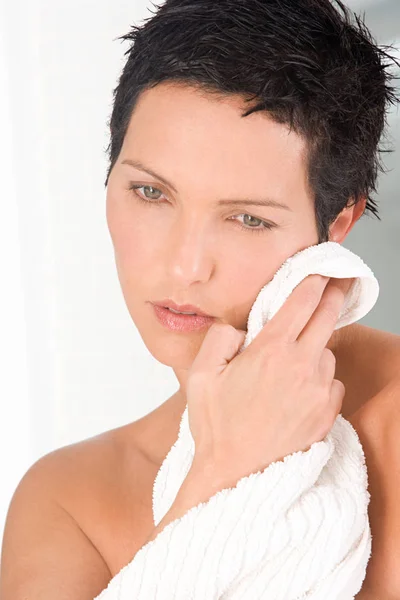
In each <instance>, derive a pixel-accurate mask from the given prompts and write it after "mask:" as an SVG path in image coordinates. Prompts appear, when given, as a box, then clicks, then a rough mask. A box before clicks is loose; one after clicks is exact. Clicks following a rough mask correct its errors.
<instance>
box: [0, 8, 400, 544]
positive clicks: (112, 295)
mask: <svg viewBox="0 0 400 600" xmlns="http://www.w3.org/2000/svg"><path fill="white" fill-rule="evenodd" d="M349 4H351V6H353V7H354V8H355V9H357V8H358V7H360V6H361V2H358V1H357V2H356V1H355V0H354V1H353V2H351V3H350V2H349ZM364 6H365V9H366V16H367V18H366V21H367V24H368V25H369V26H370V28H371V29H372V31H373V33H374V34H375V35H376V37H377V39H378V41H379V42H381V43H385V42H396V40H400V2H398V1H397V0H392V2H389V1H384V0H381V1H375V2H373V1H372V0H369V1H365V2H364ZM149 8H151V9H152V10H154V9H153V7H152V5H151V4H150V2H147V1H145V0H133V1H132V0H117V1H116V0H103V1H102V2H101V1H100V0H97V1H94V0H35V1H32V0H13V2H10V1H9V0H0V120H1V121H0V131H1V145H0V172H1V192H0V208H1V219H0V267H1V284H0V290H1V293H0V359H1V363H0V365H1V366H0V373H1V377H0V476H1V479H0V481H1V488H0V540H1V537H2V532H3V526H4V520H5V518H6V511H7V508H8V505H9V502H10V499H11V496H12V493H13V491H14V489H15V488H16V486H17V484H18V482H19V480H20V479H21V477H22V475H23V474H24V473H25V471H26V470H27V469H28V467H29V466H30V465H31V464H32V463H33V462H35V461H36V460H37V459H38V458H39V457H40V456H42V455H44V454H46V453H48V452H50V451H52V450H54V449H56V448H58V447H60V446H64V445H67V444H71V443H74V442H76V441H78V440H81V439H84V438H87V437H91V436H93V435H97V434H98V433H100V432H102V431H105V430H108V429H112V428H114V427H117V426H119V425H122V424H124V423H127V422H130V421H133V420H136V419H137V418H139V417H141V416H142V415H144V414H147V413H148V412H150V411H151V410H153V408H155V407H156V406H158V405H159V404H161V403H162V402H163V401H164V400H166V399H167V398H168V397H169V396H170V395H171V394H172V393H173V392H174V391H175V390H176V389H177V387H178V384H177V381H176V379H175V376H174V374H173V372H172V369H170V368H169V367H166V366H165V365H162V364H160V363H158V362H157V361H156V360H155V359H154V358H153V357H152V356H151V355H150V353H149V352H148V350H147V349H146V347H145V345H144V343H143V342H142V340H141V338H140V336H139V334H138V332H137V330H136V327H135V326H134V324H133V323H132V321H131V318H130V316H129V313H128V311H127V308H126V306H125V303H124V300H123V297H122V292H121V290H120V286H119V282H118V278H117V273H116V267H115V265H114V255H113V248H112V244H111V239H110V237H109V233H108V229H107V225H106V217H105V188H104V180H105V176H106V167H107V162H106V155H105V148H106V145H107V143H108V131H107V126H106V122H107V120H108V118H109V116H110V113H111V100H112V90H113V88H114V87H115V85H116V82H117V78H118V76H119V73H120V71H121V69H122V66H123V64H124V61H125V58H124V56H123V53H124V51H125V50H126V49H127V43H125V44H123V43H122V42H121V41H119V40H117V39H116V38H117V37H118V36H121V35H122V34H124V33H127V32H128V31H129V28H130V25H131V24H134V23H135V24H137V23H138V22H139V21H141V20H142V19H143V18H145V17H146V18H147V17H149V16H151V13H150V12H149V10H148V9H149ZM389 122H390V132H391V140H390V141H391V142H392V145H394V146H395V147H398V146H399V139H400V115H399V112H398V113H397V114H395V113H393V114H392V115H391V116H390V119H389ZM398 162H399V161H398V155H396V154H394V155H391V156H389V157H387V158H386V164H387V166H388V167H390V168H392V171H391V172H390V173H389V174H388V175H385V176H383V177H382V179H381V185H380V190H379V192H380V193H379V203H380V213H381V217H382V222H379V221H378V220H376V219H373V218H372V217H363V218H362V220H361V222H360V223H358V224H357V225H356V227H355V229H354V231H353V232H352V233H351V234H350V236H349V237H348V240H347V241H346V244H345V245H346V246H347V247H349V248H350V249H352V250H353V251H355V252H357V253H358V254H360V255H361V256H362V257H363V259H364V260H365V261H366V262H367V264H369V266H370V267H371V268H372V269H373V271H374V272H375V274H376V276H377V277H378V280H379V281H380V284H381V295H380V298H379V302H378V304H377V306H376V307H375V308H374V309H373V310H372V311H371V313H370V314H369V315H368V316H367V317H365V318H364V319H363V320H362V322H363V323H365V324H367V325H371V326H373V327H378V328H380V329H385V330H388V331H393V332H395V333H399V334H400V317H399V312H398V306H399V304H400V283H399V271H400V269H399V266H398V258H397V256H398V252H399V250H400V243H399V233H400V202H399V197H398V188H399V177H400V168H399V165H397V163H398Z"/></svg>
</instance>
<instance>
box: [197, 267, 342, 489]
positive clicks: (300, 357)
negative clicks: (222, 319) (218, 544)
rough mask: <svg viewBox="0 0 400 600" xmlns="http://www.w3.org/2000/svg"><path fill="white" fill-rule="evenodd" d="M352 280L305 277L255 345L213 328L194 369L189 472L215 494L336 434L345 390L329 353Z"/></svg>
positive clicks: (219, 326)
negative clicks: (333, 431)
mask: <svg viewBox="0 0 400 600" xmlns="http://www.w3.org/2000/svg"><path fill="white" fill-rule="evenodd" d="M351 281H352V280H351V279H342V280H339V279H329V278H327V277H322V276H320V275H310V276H308V277H306V278H305V279H304V280H303V281H302V282H301V283H300V284H299V285H298V286H297V287H296V288H295V289H294V290H293V292H292V294H291V295H290V296H289V298H288V299H287V301H286V302H285V304H284V305H283V306H282V307H281V309H280V310H279V311H278V312H277V313H276V315H275V316H274V317H273V318H272V319H271V320H270V321H268V322H267V323H266V324H265V326H264V327H263V329H262V330H261V331H260V332H259V334H258V335H257V336H256V338H255V339H254V340H253V341H252V342H251V344H250V345H249V346H248V347H247V348H246V349H245V350H244V351H243V352H242V353H241V354H237V352H238V350H239V348H240V347H241V345H242V344H243V342H244V339H245V335H246V333H245V332H244V331H242V330H237V329H235V328H234V327H232V326H231V325H228V324H218V323H217V324H214V325H212V326H211V328H210V329H209V331H208V332H207V335H206V337H205V339H204V341H203V344H202V346H201V348H200V350H199V352H198V354H197V356H196V358H195V360H194V362H193V364H192V366H191V368H190V371H189V375H188V379H187V402H188V418H189V426H190V430H191V433H192V436H193V439H194V442H195V455H194V460H193V463H192V468H191V470H192V471H193V470H196V469H199V470H200V471H201V473H202V475H203V476H204V475H205V474H207V478H208V481H209V482H210V483H211V484H212V487H213V488H215V489H223V488H225V487H231V486H232V485H235V484H236V482H237V481H238V480H239V479H241V478H242V477H245V476H247V475H249V474H250V473H253V472H258V471H261V470H264V469H265V468H266V467H267V466H268V465H269V464H270V463H271V462H274V461H276V460H281V459H282V458H283V457H285V456H287V455H288V454H292V453H293V452H295V451H298V450H303V451H304V450H307V449H308V448H309V447H310V446H311V444H313V443H314V442H317V441H320V440H322V439H323V438H324V437H325V436H326V435H327V433H328V432H329V431H330V429H331V428H332V426H333V424H334V422H335V420H336V417H337V415H338V413H339V412H340V410H341V407H342V401H343V397H344V393H345V388H344V385H343V383H342V382H340V381H339V380H337V379H334V375H335V366H336V360H335V356H334V354H333V353H332V352H331V351H330V350H329V349H327V348H326V344H327V343H328V342H329V340H330V338H331V336H332V333H333V331H334V327H335V324H336V322H337V319H338V317H339V314H340V311H341V308H342V305H343V301H344V298H345V293H346V291H347V290H348V288H349V286H350V283H351Z"/></svg>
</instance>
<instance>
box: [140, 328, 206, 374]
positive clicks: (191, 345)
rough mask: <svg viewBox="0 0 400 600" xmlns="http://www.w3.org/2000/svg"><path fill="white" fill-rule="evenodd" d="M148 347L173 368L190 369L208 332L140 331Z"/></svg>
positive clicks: (155, 355)
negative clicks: (160, 332) (158, 332)
mask: <svg viewBox="0 0 400 600" xmlns="http://www.w3.org/2000/svg"><path fill="white" fill-rule="evenodd" d="M140 333H141V335H142V339H143V342H144V344H145V345H146V348H147V349H148V351H149V352H150V354H151V355H152V356H153V357H154V358H155V359H156V360H158V362H160V363H162V364H163V365H166V366H167V367H171V368H173V369H190V367H191V366H192V363H193V361H194V359H195V358H196V356H197V353H198V351H199V350H200V347H201V344H202V343H203V340H204V338H205V336H206V333H207V332H202V333H201V334H199V333H197V334H195V333H193V334H177V333H173V332H166V333H162V334H159V335H157V334H155V333H154V331H153V332H151V333H150V332H147V335H146V334H145V332H140Z"/></svg>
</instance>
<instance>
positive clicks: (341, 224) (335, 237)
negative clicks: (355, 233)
mask: <svg viewBox="0 0 400 600" xmlns="http://www.w3.org/2000/svg"><path fill="white" fill-rule="evenodd" d="M366 202H367V200H366V198H363V199H362V200H359V201H358V202H356V203H355V204H351V205H350V206H346V207H345V208H344V209H343V210H342V212H341V213H339V214H338V216H337V217H336V219H335V221H334V222H333V223H332V225H331V226H330V227H329V241H330V242H338V243H339V244H340V243H341V242H343V240H344V239H345V238H346V237H347V235H348V234H349V233H350V231H351V230H352V229H353V227H354V225H355V223H356V222H357V221H358V219H359V218H360V217H361V215H362V214H363V213H364V210H365V205H366Z"/></svg>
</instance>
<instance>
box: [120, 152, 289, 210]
mask: <svg viewBox="0 0 400 600" xmlns="http://www.w3.org/2000/svg"><path fill="white" fill-rule="evenodd" d="M121 164H123V165H130V166H131V167H134V168H135V169H138V170H139V171H144V172H145V173H148V174H149V175H151V176H152V177H155V178H156V179H159V180H160V181H162V182H163V183H164V184H165V185H167V186H168V187H170V188H171V189H172V190H174V192H175V193H176V194H177V193H178V191H177V189H176V188H175V186H174V185H173V184H172V183H171V182H169V181H168V180H167V179H165V177H162V176H161V175H159V174H158V173H156V172H155V171H153V170H152V169H150V168H149V167H146V166H145V165H144V164H143V163H141V162H140V161H139V160H132V159H129V158H127V159H125V160H123V161H122V163H121ZM218 204H220V205H227V204H233V205H235V204H241V205H243V204H246V205H253V206H270V207H273V208H283V209H284V210H289V211H292V209H291V208H290V206H288V205H287V204H283V203H281V202H277V201H276V200H273V199H272V198H254V199H250V198H247V199H243V200H241V199H234V198H227V199H221V200H218Z"/></svg>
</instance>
